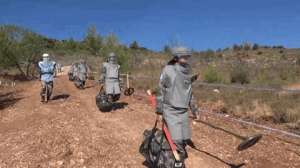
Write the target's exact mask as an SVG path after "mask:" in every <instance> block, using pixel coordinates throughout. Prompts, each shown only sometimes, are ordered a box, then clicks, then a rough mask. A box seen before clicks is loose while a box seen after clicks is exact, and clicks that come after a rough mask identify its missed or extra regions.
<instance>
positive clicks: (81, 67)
mask: <svg viewBox="0 0 300 168" xmlns="http://www.w3.org/2000/svg"><path fill="white" fill-rule="evenodd" d="M88 71H89V67H88V65H87V63H86V61H85V60H80V61H79V62H78V63H76V64H74V67H73V76H74V83H75V86H76V87H78V88H80V89H83V88H84V86H85V81H86V79H87V74H88Z"/></svg>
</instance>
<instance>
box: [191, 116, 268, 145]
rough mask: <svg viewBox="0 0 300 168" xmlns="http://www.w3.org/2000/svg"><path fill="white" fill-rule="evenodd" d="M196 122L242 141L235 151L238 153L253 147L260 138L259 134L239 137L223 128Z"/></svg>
mask: <svg viewBox="0 0 300 168" xmlns="http://www.w3.org/2000/svg"><path fill="white" fill-rule="evenodd" d="M196 122H200V123H202V124H205V125H207V126H210V127H212V128H214V129H217V130H221V131H223V132H226V133H228V134H230V135H233V136H235V137H236V138H238V139H240V140H242V142H241V143H240V144H239V146H238V147H237V150H239V151H242V150H245V149H248V148H250V147H251V146H253V145H255V144H256V143H257V142H258V141H259V140H260V139H261V138H262V135H261V134H256V135H253V136H249V137H245V136H241V135H239V134H237V133H234V132H232V131H228V130H226V129H224V128H220V127H217V126H214V125H212V124H210V123H208V122H205V121H201V120H196Z"/></svg>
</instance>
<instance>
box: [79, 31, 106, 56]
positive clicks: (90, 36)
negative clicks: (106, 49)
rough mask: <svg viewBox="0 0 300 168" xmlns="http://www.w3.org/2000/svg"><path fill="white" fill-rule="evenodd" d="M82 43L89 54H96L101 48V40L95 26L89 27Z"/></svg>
mask: <svg viewBox="0 0 300 168" xmlns="http://www.w3.org/2000/svg"><path fill="white" fill-rule="evenodd" d="M83 41H84V44H85V46H86V48H87V49H88V50H89V51H90V52H91V54H94V55H97V54H98V52H99V50H100V49H101V46H102V38H101V36H100V35H99V34H98V33H97V30H96V27H95V26H91V27H89V28H88V29H87V33H86V36H85V38H84V40H83Z"/></svg>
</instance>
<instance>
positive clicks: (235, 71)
mask: <svg viewBox="0 0 300 168" xmlns="http://www.w3.org/2000/svg"><path fill="white" fill-rule="evenodd" d="M230 79H231V80H230V81H231V83H240V84H247V83H250V79H249V70H248V67H247V65H246V64H243V63H236V64H234V66H233V68H232V70H231V72H230Z"/></svg>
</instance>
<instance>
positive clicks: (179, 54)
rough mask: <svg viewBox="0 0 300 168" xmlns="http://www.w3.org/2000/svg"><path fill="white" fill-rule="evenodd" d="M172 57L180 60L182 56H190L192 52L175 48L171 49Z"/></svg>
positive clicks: (182, 48) (183, 48)
mask: <svg viewBox="0 0 300 168" xmlns="http://www.w3.org/2000/svg"><path fill="white" fill-rule="evenodd" d="M172 55H173V57H177V58H180V57H182V56H192V51H191V50H190V49H188V48H185V47H182V46H180V47H175V48H172Z"/></svg>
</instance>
